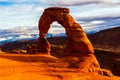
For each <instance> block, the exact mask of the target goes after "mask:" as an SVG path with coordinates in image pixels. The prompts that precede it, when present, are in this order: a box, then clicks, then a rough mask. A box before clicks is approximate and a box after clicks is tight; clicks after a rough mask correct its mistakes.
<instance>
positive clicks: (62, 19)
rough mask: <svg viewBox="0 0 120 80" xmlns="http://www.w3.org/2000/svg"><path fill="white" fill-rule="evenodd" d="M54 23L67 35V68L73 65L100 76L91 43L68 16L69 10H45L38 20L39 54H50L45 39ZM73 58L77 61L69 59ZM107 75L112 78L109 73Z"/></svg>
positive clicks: (57, 8)
mask: <svg viewBox="0 0 120 80" xmlns="http://www.w3.org/2000/svg"><path fill="white" fill-rule="evenodd" d="M54 21H57V22H58V23H59V24H61V25H62V26H63V27H64V28H65V31H66V34H67V43H66V45H67V47H66V55H67V57H68V56H69V57H70V65H69V66H68V67H71V68H72V67H73V66H72V65H74V67H78V68H80V69H83V70H87V71H88V72H94V71H97V72H98V73H100V74H101V72H102V70H101V69H100V66H99V63H98V61H97V59H96V58H95V56H94V48H93V46H92V44H91V42H90V41H89V39H88V38H87V35H86V33H85V32H84V30H83V29H82V27H81V26H80V24H78V23H76V22H75V20H74V19H73V17H72V16H71V15H70V14H69V9H67V8H59V7H52V8H47V9H45V11H44V12H43V15H42V16H41V18H40V20H39V31H40V33H39V34H40V37H39V38H38V50H39V52H40V53H46V54H49V53H50V44H49V42H48V41H47V39H45V37H46V34H47V33H48V30H49V28H50V25H51V24H52V23H53V22H54ZM74 56H76V57H77V58H76V60H77V61H76V60H75V61H74V60H72V59H71V58H72V57H74ZM72 62H73V63H72ZM103 73H104V71H103ZM106 73H108V72H106ZM107 75H108V76H112V75H111V74H109V73H108V74H107Z"/></svg>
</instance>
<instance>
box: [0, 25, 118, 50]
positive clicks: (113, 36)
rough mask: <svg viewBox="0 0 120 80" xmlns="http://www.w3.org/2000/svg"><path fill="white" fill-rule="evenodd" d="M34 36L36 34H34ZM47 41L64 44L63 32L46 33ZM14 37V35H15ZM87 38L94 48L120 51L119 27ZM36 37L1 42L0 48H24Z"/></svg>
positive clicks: (34, 41) (33, 41) (34, 40)
mask: <svg viewBox="0 0 120 80" xmlns="http://www.w3.org/2000/svg"><path fill="white" fill-rule="evenodd" d="M35 36H36V35H35ZM47 36H48V37H49V38H48V40H49V42H50V43H51V44H54V45H60V44H61V45H65V42H66V38H65V36H66V35H65V33H61V34H56V35H52V34H48V35H47ZM15 37H16V36H15ZM88 38H89V39H90V41H91V42H92V44H93V45H94V47H95V48H100V49H105V50H110V51H113V52H120V27H115V28H110V29H106V30H102V31H100V32H97V33H95V34H89V35H88ZM36 42H37V41H36V37H35V38H31V40H28V38H27V40H26V39H24V40H23V39H22V40H17V41H14V42H8V43H5V44H1V45H0V48H1V49H3V50H4V51H9V50H13V49H25V46H26V45H27V44H33V43H35V44H36Z"/></svg>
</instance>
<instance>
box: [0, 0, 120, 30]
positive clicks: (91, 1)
mask: <svg viewBox="0 0 120 80" xmlns="http://www.w3.org/2000/svg"><path fill="white" fill-rule="evenodd" d="M53 6H57V7H67V8H69V9H70V11H71V13H70V14H71V15H72V16H73V17H74V18H75V20H76V21H77V22H78V23H80V24H81V25H82V26H83V28H84V29H86V30H88V31H89V30H92V29H94V30H101V29H106V28H111V27H116V26H120V0H0V28H1V29H9V28H14V27H17V26H21V27H25V26H37V24H38V20H39V18H40V16H41V14H42V12H43V11H44V9H45V8H47V7H53Z"/></svg>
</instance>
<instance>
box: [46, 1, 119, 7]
mask: <svg viewBox="0 0 120 80" xmlns="http://www.w3.org/2000/svg"><path fill="white" fill-rule="evenodd" d="M46 3H47V4H49V5H52V6H80V5H88V4H112V3H118V1H116V2H115V1H114V0H51V1H49V0H46Z"/></svg>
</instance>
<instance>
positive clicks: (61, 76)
mask: <svg viewBox="0 0 120 80" xmlns="http://www.w3.org/2000/svg"><path fill="white" fill-rule="evenodd" d="M68 65H69V63H68V62H66V61H65V59H58V58H56V57H53V56H48V55H39V54H36V55H30V54H0V80H120V78H119V77H116V76H114V77H107V76H102V75H99V74H97V73H87V72H84V71H82V70H80V69H77V68H68V67H67V66H68Z"/></svg>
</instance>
